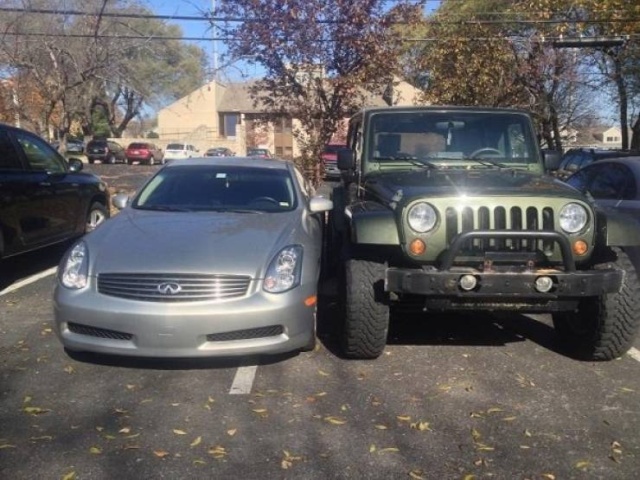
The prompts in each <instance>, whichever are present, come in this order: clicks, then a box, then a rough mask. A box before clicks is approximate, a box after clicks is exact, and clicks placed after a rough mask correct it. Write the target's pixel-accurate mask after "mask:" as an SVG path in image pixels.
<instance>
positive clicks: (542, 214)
mask: <svg viewBox="0 0 640 480" xmlns="http://www.w3.org/2000/svg"><path fill="white" fill-rule="evenodd" d="M445 228H446V236H447V243H448V244H450V243H451V242H452V241H453V239H454V237H455V236H456V235H458V234H459V233H462V232H469V231H472V230H514V231H523V230H527V231H532V230H533V231H535V230H541V231H542V230H547V231H554V211H553V208H551V207H544V208H537V207H526V208H523V207H519V206H512V207H502V206H501V207H493V208H489V207H477V208H475V209H474V208H472V207H463V208H456V207H448V208H447V209H446V211H445ZM555 248H557V246H556V245H555V244H554V242H552V241H549V240H526V239H513V240H511V239H495V240H494V239H477V240H470V241H469V242H468V243H467V244H466V245H465V250H467V251H469V253H472V254H475V253H477V254H481V253H482V252H486V251H505V250H506V251H515V252H533V251H536V250H540V251H543V252H545V253H546V254H547V255H552V254H553V252H554V249H555Z"/></svg>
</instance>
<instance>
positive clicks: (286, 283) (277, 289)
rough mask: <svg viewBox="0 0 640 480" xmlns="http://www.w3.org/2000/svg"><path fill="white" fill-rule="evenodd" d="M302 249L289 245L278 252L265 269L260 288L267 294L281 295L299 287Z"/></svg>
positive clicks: (298, 246)
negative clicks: (265, 272)
mask: <svg viewBox="0 0 640 480" xmlns="http://www.w3.org/2000/svg"><path fill="white" fill-rule="evenodd" d="M301 273H302V247H301V246H300V245H290V246H288V247H285V248H283V249H282V250H280V251H279V252H278V253H277V254H276V256H275V257H273V260H271V263H270V264H269V268H268V269H267V274H266V275H265V277H264V281H263V282H262V288H264V290H265V291H267V292H269V293H282V292H286V291H288V290H291V289H292V288H295V287H297V286H298V285H300V276H301Z"/></svg>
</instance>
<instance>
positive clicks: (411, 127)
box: [367, 111, 540, 169]
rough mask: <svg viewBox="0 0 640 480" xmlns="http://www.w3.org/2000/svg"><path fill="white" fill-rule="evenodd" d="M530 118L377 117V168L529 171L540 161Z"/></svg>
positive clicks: (371, 143) (373, 155) (373, 143)
mask: <svg viewBox="0 0 640 480" xmlns="http://www.w3.org/2000/svg"><path fill="white" fill-rule="evenodd" d="M529 125H530V124H529V120H528V118H527V117H526V116H524V115H522V114H519V113H517V112H513V113H512V112H504V113H500V114H496V112H490V113H487V112H481V111H478V112H474V111H448V112H447V111H444V112H442V111H429V112H424V111H416V112H412V111H408V112H392V113H378V114H375V115H373V116H372V118H371V128H370V129H369V132H370V135H369V138H368V139H367V148H368V155H367V157H368V158H369V161H370V162H371V163H376V164H378V168H380V169H383V168H384V167H385V166H388V167H399V166H402V165H404V166H406V167H407V168H413V167H415V166H419V165H421V164H425V163H427V164H428V165H430V166H434V165H438V166H453V165H465V166H469V165H472V166H474V167H478V168H495V167H499V168H502V167H505V166H509V167H514V166H523V167H526V166H527V165H530V164H536V163H538V162H539V161H540V159H539V153H538V148H537V143H536V141H535V138H534V136H533V132H532V131H531V129H530V126H529Z"/></svg>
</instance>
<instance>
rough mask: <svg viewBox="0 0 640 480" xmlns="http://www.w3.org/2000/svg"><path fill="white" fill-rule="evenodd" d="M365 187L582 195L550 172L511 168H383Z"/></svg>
mask: <svg viewBox="0 0 640 480" xmlns="http://www.w3.org/2000/svg"><path fill="white" fill-rule="evenodd" d="M365 189H366V190H367V191H368V192H370V193H372V194H374V196H376V197H379V199H380V200H389V201H397V199H398V196H399V195H400V196H401V197H402V198H404V199H406V200H407V201H410V200H411V199H413V198H416V197H423V196H430V197H450V196H461V195H465V196H468V197H473V196H485V195H486V196H492V197H499V196H505V197H517V196H523V197H524V196H546V197H549V196H551V197H568V198H582V196H581V195H580V193H579V192H578V191H577V190H576V189H575V188H573V187H571V186H570V185H567V184H566V183H564V182H562V181H560V180H557V179H555V178H553V177H550V176H545V175H538V174H535V173H529V172H527V171H522V170H515V169H506V168H505V169H497V168H496V169H493V168H492V169H483V170H469V169H443V170H424V171H415V170H411V171H402V172H383V173H380V172H379V173H376V174H373V175H369V176H368V177H367V178H366V179H365Z"/></svg>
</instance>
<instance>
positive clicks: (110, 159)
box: [107, 154, 116, 165]
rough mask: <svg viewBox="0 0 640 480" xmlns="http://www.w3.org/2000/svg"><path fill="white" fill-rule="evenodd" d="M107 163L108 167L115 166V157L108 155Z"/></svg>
mask: <svg viewBox="0 0 640 480" xmlns="http://www.w3.org/2000/svg"><path fill="white" fill-rule="evenodd" d="M107 163H108V164H109V165H113V164H115V163H116V157H115V155H113V154H111V155H109V156H108V157H107Z"/></svg>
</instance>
